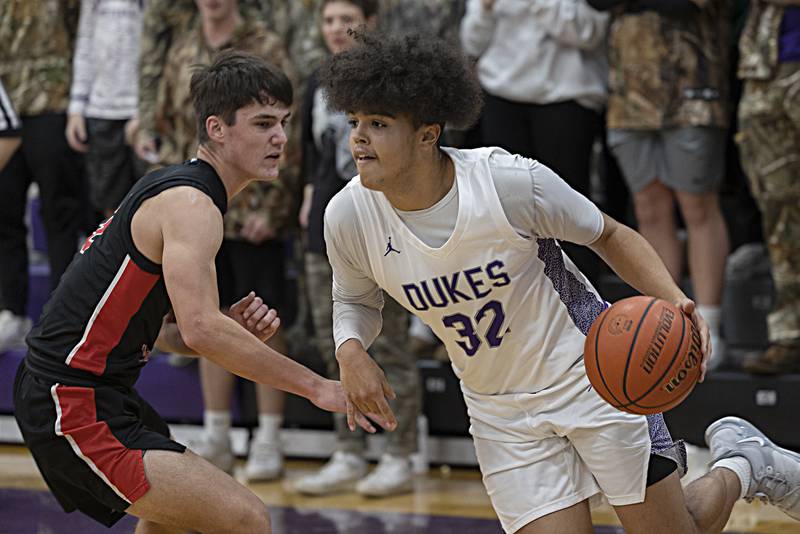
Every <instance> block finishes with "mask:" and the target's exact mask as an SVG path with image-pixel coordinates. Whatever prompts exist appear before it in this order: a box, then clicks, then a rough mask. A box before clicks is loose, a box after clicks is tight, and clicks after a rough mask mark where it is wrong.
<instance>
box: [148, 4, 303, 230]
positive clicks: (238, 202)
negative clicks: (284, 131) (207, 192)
mask: <svg viewBox="0 0 800 534" xmlns="http://www.w3.org/2000/svg"><path fill="white" fill-rule="evenodd" d="M228 47H232V48H237V49H240V50H246V51H248V52H252V53H254V54H257V55H259V56H262V57H264V58H265V59H266V60H268V61H270V62H271V63H274V64H276V65H278V66H280V67H281V68H282V69H283V70H284V71H286V72H288V73H290V75H291V72H292V67H291V65H290V64H289V62H288V59H287V57H286V53H285V52H284V50H283V46H282V45H281V40H280V37H278V35H277V34H275V33H272V32H269V31H268V30H267V29H266V27H265V25H264V24H263V23H262V22H260V21H256V20H253V19H249V20H247V19H245V20H244V22H243V24H242V25H241V26H240V27H239V28H238V29H237V30H236V32H235V33H234V36H233V38H232V39H231V41H230V42H229V43H228V44H226V45H224V46H223V47H221V48H228ZM217 51H218V49H212V48H210V47H209V46H208V45H207V44H206V41H205V38H204V36H203V32H202V28H201V25H200V20H199V19H197V20H196V21H195V27H194V28H192V29H191V30H190V31H189V32H187V33H185V34H184V35H183V36H181V37H179V38H178V39H177V40H175V41H174V43H173V44H172V46H171V47H170V49H169V51H168V52H167V60H166V63H165V68H164V78H163V83H162V85H161V88H160V90H159V94H158V97H157V105H156V120H157V135H158V137H159V138H160V139H161V147H160V149H159V159H160V163H161V164H162V165H171V164H174V163H180V162H181V161H184V160H186V159H188V158H190V157H192V156H193V155H194V154H195V152H196V150H197V123H196V119H195V114H194V108H193V106H192V101H191V96H190V94H189V81H190V79H191V76H192V68H191V66H192V65H196V64H208V63H210V61H211V58H212V56H213V55H214V53H215V52H217ZM289 209H290V206H289V199H288V198H287V190H286V187H285V186H284V184H283V183H282V182H281V181H280V180H278V181H276V182H270V183H263V182H254V183H252V184H250V185H249V186H247V187H246V188H245V189H244V190H243V191H242V192H241V193H239V194H238V195H236V196H235V197H234V198H232V199H231V201H230V204H229V207H228V213H227V214H226V215H225V237H226V238H227V239H236V238H238V237H239V231H240V230H241V228H242V225H243V224H244V221H245V219H246V217H247V216H248V215H250V214H251V213H254V212H256V213H259V214H261V215H262V216H263V217H265V219H266V221H267V226H268V227H269V228H271V229H273V230H275V231H276V232H277V231H279V230H280V229H281V228H282V227H283V225H284V224H285V223H286V221H287V218H288V216H289Z"/></svg>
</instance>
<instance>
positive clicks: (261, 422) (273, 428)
mask: <svg viewBox="0 0 800 534" xmlns="http://www.w3.org/2000/svg"><path fill="white" fill-rule="evenodd" d="M281 424H283V416H282V415H277V414H272V413H262V414H258V431H257V432H256V435H255V440H256V441H260V442H277V441H278V432H279V431H280V429H281Z"/></svg>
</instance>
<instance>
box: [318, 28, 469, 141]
mask: <svg viewBox="0 0 800 534" xmlns="http://www.w3.org/2000/svg"><path fill="white" fill-rule="evenodd" d="M351 32H352V33H353V34H354V37H355V39H356V41H357V42H358V44H357V45H355V46H353V47H352V48H350V49H348V50H345V51H344V52H341V53H339V54H336V55H335V56H332V57H331V58H329V59H328V60H327V61H326V62H325V64H323V66H322V67H321V70H320V75H319V76H320V84H321V86H322V87H324V88H325V91H326V92H327V98H328V103H329V105H330V106H331V107H332V108H333V109H336V110H340V111H345V112H361V113H378V114H382V115H397V116H406V117H409V118H410V119H411V122H412V124H413V125H414V126H415V127H417V128H418V127H419V126H421V125H423V124H440V125H442V126H444V125H445V124H447V125H449V126H452V127H454V128H458V129H466V128H468V127H469V126H471V125H472V124H473V123H474V122H475V121H476V120H477V118H478V115H479V114H480V110H481V106H482V104H483V98H482V92H481V88H480V85H479V84H478V80H477V78H476V77H475V75H474V74H473V71H472V67H471V65H470V64H469V62H468V60H467V59H466V57H465V56H464V55H462V54H461V53H460V52H459V51H458V50H457V49H456V48H455V47H453V46H452V45H450V44H448V43H446V42H445V41H442V40H441V39H437V38H435V37H431V36H426V35H420V34H408V35H403V36H386V35H382V34H378V33H374V32H362V31H360V30H356V31H353V30H351Z"/></svg>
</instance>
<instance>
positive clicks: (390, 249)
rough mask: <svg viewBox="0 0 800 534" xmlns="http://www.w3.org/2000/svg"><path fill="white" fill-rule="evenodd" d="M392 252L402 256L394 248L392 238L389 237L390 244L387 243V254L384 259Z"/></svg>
mask: <svg viewBox="0 0 800 534" xmlns="http://www.w3.org/2000/svg"><path fill="white" fill-rule="evenodd" d="M390 252H397V253H398V254H400V251H399V250H397V249H396V248H394V247H393V246H392V236H389V242H388V243H386V252H385V253H384V255H383V257H384V258H385V257H386V256H388V255H389V253H390Z"/></svg>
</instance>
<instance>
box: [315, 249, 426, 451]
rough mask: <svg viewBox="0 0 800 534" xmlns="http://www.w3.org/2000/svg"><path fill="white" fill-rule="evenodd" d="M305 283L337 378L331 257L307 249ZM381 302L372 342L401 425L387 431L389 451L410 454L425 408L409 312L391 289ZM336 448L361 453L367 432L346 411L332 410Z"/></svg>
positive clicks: (326, 356)
mask: <svg viewBox="0 0 800 534" xmlns="http://www.w3.org/2000/svg"><path fill="white" fill-rule="evenodd" d="M305 260H306V287H307V290H308V299H309V305H310V306H311V318H312V320H313V322H314V331H315V333H316V342H317V347H318V349H319V351H320V354H321V355H322V359H323V360H324V361H325V364H326V365H327V367H328V377H329V378H334V379H338V378H339V365H338V364H337V363H336V356H335V352H334V351H335V345H334V341H333V303H332V302H331V283H332V282H331V277H332V275H331V267H330V265H329V264H328V260H327V258H325V256H321V255H319V254H313V253H307V254H306V257H305ZM385 300H386V303H385V304H384V306H383V330H382V331H381V334H380V335H379V336H378V339H376V340H375V343H373V344H372V347H371V348H370V351H369V352H370V354H371V355H372V357H373V358H375V361H376V362H377V363H378V365H380V366H381V368H382V369H383V372H384V373H386V377H387V378H388V379H389V383H390V384H391V386H392V388H393V389H394V392H395V393H396V394H397V399H396V400H394V401H391V403H390V404H391V407H392V410H394V413H395V415H396V416H397V430H395V431H394V432H390V433H388V434H387V438H388V441H387V448H386V452H388V453H390V454H394V455H408V454H410V453H412V452H414V451H415V450H416V446H417V416H418V415H419V413H420V411H421V409H422V391H421V388H420V381H419V371H418V370H417V361H416V357H415V356H414V355H413V354H412V353H411V351H409V350H408V312H407V311H406V310H405V309H404V308H403V307H402V306H400V305H399V304H398V303H397V302H395V301H394V300H393V299H392V298H391V297H389V296H388V295H386V296H385ZM334 422H335V424H336V435H337V449H338V450H340V451H345V452H354V453H361V452H362V451H363V450H364V434H363V432H362V431H361V430H360V429H359V430H358V431H357V432H350V430H349V429H348V428H347V424H346V421H345V417H344V415H342V414H335V415H334Z"/></svg>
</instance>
